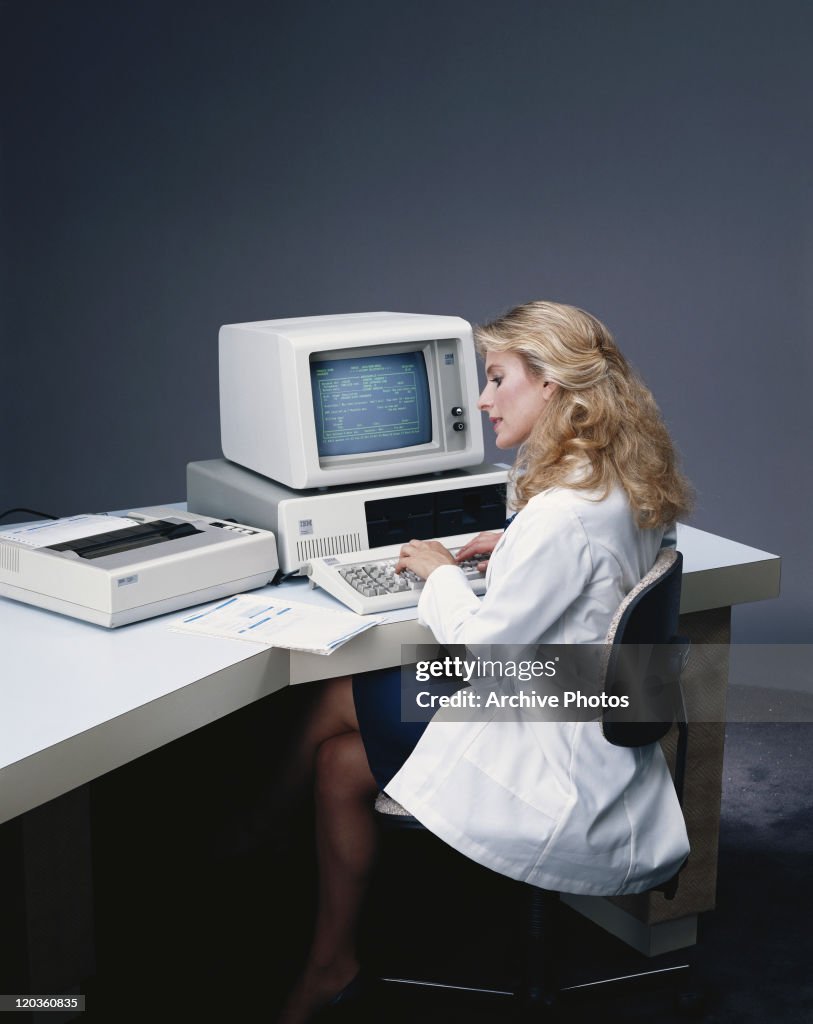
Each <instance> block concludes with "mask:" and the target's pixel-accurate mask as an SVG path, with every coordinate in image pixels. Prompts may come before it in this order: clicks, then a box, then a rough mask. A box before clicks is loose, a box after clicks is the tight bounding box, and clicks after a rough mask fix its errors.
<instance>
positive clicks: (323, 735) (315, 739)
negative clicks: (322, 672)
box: [275, 676, 359, 807]
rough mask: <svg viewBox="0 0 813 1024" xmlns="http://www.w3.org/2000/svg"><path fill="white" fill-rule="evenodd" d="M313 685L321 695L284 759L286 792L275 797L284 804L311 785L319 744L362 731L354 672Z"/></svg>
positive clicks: (290, 802) (295, 798)
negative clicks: (355, 700) (355, 701)
mask: <svg viewBox="0 0 813 1024" xmlns="http://www.w3.org/2000/svg"><path fill="white" fill-rule="evenodd" d="M312 685H313V686H314V687H317V686H318V687H319V695H318V696H317V698H316V700H315V702H314V704H313V706H312V707H311V708H310V709H309V713H308V716H307V719H306V721H305V725H304V727H303V729H302V731H301V732H300V734H299V736H298V738H297V740H296V741H295V745H294V747H293V749H292V750H291V752H290V755H289V756H288V758H287V759H286V762H285V775H284V780H283V786H284V792H283V793H282V794H280V795H279V797H278V798H276V800H278V801H279V803H280V804H281V805H282V806H283V807H287V806H290V805H291V804H292V803H294V802H295V801H296V800H297V799H299V798H300V797H301V796H302V795H303V794H304V793H305V791H306V790H307V789H308V788H309V787H310V785H311V782H312V780H313V775H314V769H315V763H316V754H317V751H318V750H319V747H320V745H321V744H322V743H323V742H324V741H325V740H328V739H331V738H332V737H334V736H341V735H342V734H344V733H358V731H359V723H358V719H357V718H356V706H355V704H354V702H353V679H352V677H351V676H341V677H339V678H336V679H328V680H326V681H325V682H324V683H314V684H312ZM276 800H275V802H276Z"/></svg>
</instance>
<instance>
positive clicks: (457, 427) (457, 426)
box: [452, 420, 466, 430]
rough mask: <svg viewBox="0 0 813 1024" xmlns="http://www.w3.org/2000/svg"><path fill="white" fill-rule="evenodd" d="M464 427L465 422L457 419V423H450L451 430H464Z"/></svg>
mask: <svg viewBox="0 0 813 1024" xmlns="http://www.w3.org/2000/svg"><path fill="white" fill-rule="evenodd" d="M465 429H466V424H465V423H461V422H460V420H458V421H457V423H453V424H452V430H465Z"/></svg>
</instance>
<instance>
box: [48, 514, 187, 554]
mask: <svg viewBox="0 0 813 1024" xmlns="http://www.w3.org/2000/svg"><path fill="white" fill-rule="evenodd" d="M196 533H201V531H200V530H198V529H196V528H195V526H193V525H192V523H185V522H172V521H171V520H168V519H156V520H155V521H154V522H151V523H139V524H138V525H137V526H133V525H129V526H127V527H126V528H125V529H123V530H115V531H114V532H113V533H108V534H105V535H104V536H103V537H99V536H98V534H97V535H95V536H92V537H85V538H82V539H80V540H71V541H65V542H64V543H62V544H49V545H48V548H49V550H51V551H73V552H74V553H75V554H77V555H79V557H80V558H87V559H92V558H103V557H104V556H105V555H117V554H119V552H121V551H137V550H139V549H140V548H144V547H147V546H149V545H150V544H163V543H164V542H165V541H169V540H180V538H181V537H192V536H194V535H195V534H196Z"/></svg>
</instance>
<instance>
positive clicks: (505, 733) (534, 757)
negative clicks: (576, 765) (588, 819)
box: [464, 721, 574, 822]
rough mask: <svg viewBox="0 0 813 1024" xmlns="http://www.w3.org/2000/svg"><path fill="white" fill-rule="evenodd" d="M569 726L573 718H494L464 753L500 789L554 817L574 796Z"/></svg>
mask: <svg viewBox="0 0 813 1024" xmlns="http://www.w3.org/2000/svg"><path fill="white" fill-rule="evenodd" d="M571 730H572V723H561V722H501V721H492V722H489V723H488V726H487V727H486V728H485V729H483V730H482V731H481V733H480V735H479V736H478V737H477V739H476V740H475V741H474V742H473V743H471V744H470V746H469V747H468V749H467V750H466V753H465V755H464V756H465V759H466V760H467V761H470V762H471V763H472V764H474V765H476V766H477V768H479V769H480V771H482V772H484V773H485V774H486V775H487V776H488V777H489V778H491V779H493V781H494V782H496V783H498V784H499V785H500V786H502V787H503V789H505V790H507V791H508V792H509V793H512V794H514V796H516V797H518V798H519V799H520V800H522V802H523V803H525V804H527V805H528V806H529V807H532V808H533V809H534V810H535V811H537V812H539V813H540V814H543V815H545V817H547V818H550V819H551V821H553V822H558V821H560V820H561V818H562V816H563V815H564V813H565V812H566V811H567V810H568V808H569V807H570V806H571V805H572V803H573V800H574V795H573V786H572V783H571V779H570V759H571V750H572V747H571V738H569V733H570V731H571ZM565 734H568V735H565Z"/></svg>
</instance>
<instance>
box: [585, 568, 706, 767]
mask: <svg viewBox="0 0 813 1024" xmlns="http://www.w3.org/2000/svg"><path fill="white" fill-rule="evenodd" d="M682 570H683V556H682V555H681V554H680V552H679V551H675V550H674V548H665V549H664V550H663V551H661V552H660V554H659V555H658V558H657V560H656V561H655V564H654V565H653V567H652V569H650V571H649V572H648V573H647V574H646V576H644V578H643V579H642V580H641V582H640V583H639V584H638V585H637V586H636V587H634V588H633V589H632V590H631V591H630V593H629V594H627V596H626V597H625V598H624V600H623V601H622V602H621V604H620V605H619V607H618V610H617V611H616V613H615V615H614V616H613V620H612V623H611V624H610V629H609V630H608V633H607V637H606V639H605V658H606V670H605V673H604V690H605V693H607V694H608V695H611V696H618V697H624V696H626V697H627V698H628V701H629V707H628V708H609V709H607V710H606V711H605V712H604V715H603V716H602V729H603V731H604V736H605V738H606V739H607V740H608V741H609V742H610V743H612V744H614V745H615V746H621V747H640V746H644V745H645V744H647V743H654V742H655V741H656V740H659V739H661V737H663V736H665V735H666V733H667V732H668V731H669V729H670V728H671V725H672V723H673V721H675V718H676V717H678V715H679V708H681V707H682V698H681V695H680V671H681V669H682V667H683V661H684V658H685V652H686V644H685V641H682V640H681V638H680V637H678V635H677V629H678V616H679V613H680V588H681V576H682Z"/></svg>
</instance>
